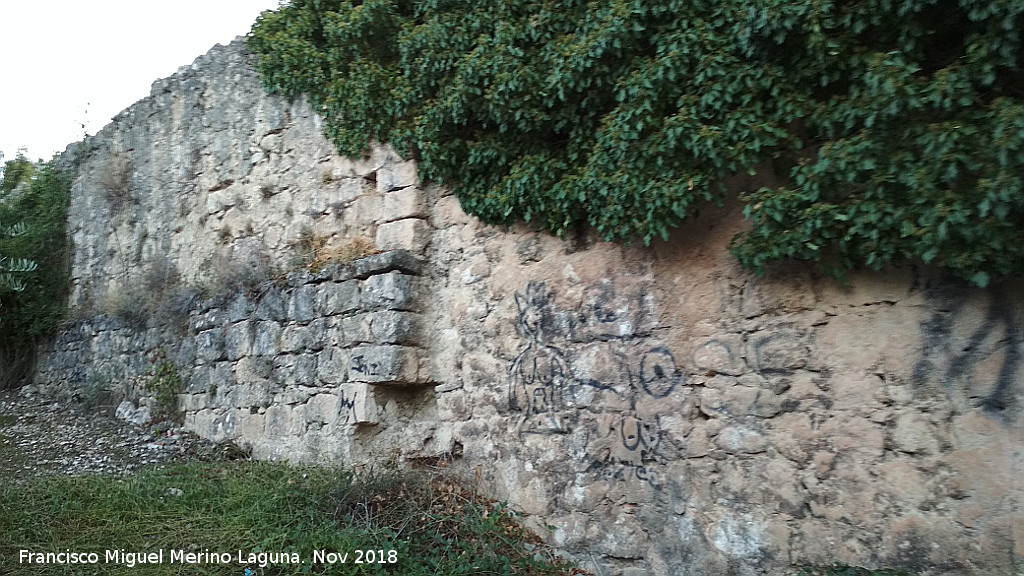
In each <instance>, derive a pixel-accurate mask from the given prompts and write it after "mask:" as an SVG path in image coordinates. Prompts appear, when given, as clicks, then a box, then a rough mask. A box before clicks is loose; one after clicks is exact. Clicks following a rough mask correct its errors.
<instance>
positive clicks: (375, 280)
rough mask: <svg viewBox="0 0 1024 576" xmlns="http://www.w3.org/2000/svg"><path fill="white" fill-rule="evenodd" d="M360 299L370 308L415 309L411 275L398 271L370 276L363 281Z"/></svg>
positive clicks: (414, 294)
mask: <svg viewBox="0 0 1024 576" xmlns="http://www.w3.org/2000/svg"><path fill="white" fill-rule="evenodd" d="M360 299H361V300H362V302H363V305H364V306H366V307H367V308H370V309H379V308H386V309H388V310H407V311H415V307H414V302H415V300H416V293H415V290H414V286H413V281H412V277H411V276H407V275H405V274H401V273H398V272H391V273H388V274H379V275H377V276H371V277H370V278H367V279H366V280H365V281H364V282H363V286H362V291H361V295H360Z"/></svg>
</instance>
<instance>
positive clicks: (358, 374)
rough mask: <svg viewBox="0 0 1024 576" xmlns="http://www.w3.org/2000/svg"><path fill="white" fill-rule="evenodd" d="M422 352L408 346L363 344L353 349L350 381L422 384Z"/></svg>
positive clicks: (349, 372)
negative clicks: (420, 370)
mask: <svg viewBox="0 0 1024 576" xmlns="http://www.w3.org/2000/svg"><path fill="white" fill-rule="evenodd" d="M418 372H419V354H418V352H417V350H416V349H415V348H411V347H408V346H360V347H359V348H356V349H355V350H353V351H352V360H351V362H350V364H349V369H348V374H349V378H348V379H349V380H350V381H352V382H372V383H374V384H417V383H419V374H418Z"/></svg>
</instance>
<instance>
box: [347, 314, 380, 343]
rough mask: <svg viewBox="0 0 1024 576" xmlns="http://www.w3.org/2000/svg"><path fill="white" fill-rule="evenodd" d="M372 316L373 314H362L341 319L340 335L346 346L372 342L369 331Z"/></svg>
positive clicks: (371, 335) (371, 334) (371, 333)
mask: <svg viewBox="0 0 1024 576" xmlns="http://www.w3.org/2000/svg"><path fill="white" fill-rule="evenodd" d="M372 316H373V314H370V313H366V312H364V313H362V314H356V315H355V316H346V317H344V318H342V319H341V333H342V335H343V337H344V338H345V343H346V344H349V345H352V344H363V343H366V342H373V332H371V331H370V320H371V318H372Z"/></svg>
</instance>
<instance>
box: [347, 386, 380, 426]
mask: <svg viewBox="0 0 1024 576" xmlns="http://www.w3.org/2000/svg"><path fill="white" fill-rule="evenodd" d="M336 394H337V395H338V423H345V424H377V423H378V422H380V417H381V413H382V409H381V407H380V406H378V404H377V401H376V398H375V397H374V393H373V386H371V385H369V384H366V383H364V382H351V383H348V384H345V385H343V386H341V387H340V388H339V389H338V391H337V392H336Z"/></svg>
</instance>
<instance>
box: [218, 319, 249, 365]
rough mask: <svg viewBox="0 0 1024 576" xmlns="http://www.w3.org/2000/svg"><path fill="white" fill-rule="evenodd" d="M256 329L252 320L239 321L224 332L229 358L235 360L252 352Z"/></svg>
mask: <svg viewBox="0 0 1024 576" xmlns="http://www.w3.org/2000/svg"><path fill="white" fill-rule="evenodd" d="M254 339H255V330H254V325H253V323H252V322H239V323H237V324H233V325H231V326H229V327H228V329H227V330H226V331H225V332H224V347H225V351H226V353H227V358H228V360H230V361H232V362H234V361H235V360H238V359H239V358H242V357H243V356H248V355H249V354H250V352H252V344H253V340H254Z"/></svg>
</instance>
